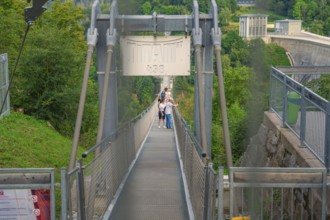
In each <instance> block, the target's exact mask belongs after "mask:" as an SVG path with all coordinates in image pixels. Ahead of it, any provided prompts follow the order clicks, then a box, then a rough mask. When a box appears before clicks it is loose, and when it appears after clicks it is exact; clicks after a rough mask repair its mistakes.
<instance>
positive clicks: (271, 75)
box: [269, 66, 275, 110]
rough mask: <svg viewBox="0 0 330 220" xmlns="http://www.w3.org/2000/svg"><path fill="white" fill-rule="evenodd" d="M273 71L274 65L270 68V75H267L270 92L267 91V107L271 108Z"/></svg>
mask: <svg viewBox="0 0 330 220" xmlns="http://www.w3.org/2000/svg"><path fill="white" fill-rule="evenodd" d="M273 71H274V67H273V66H272V67H271V70H270V77H269V88H270V93H269V109H270V110H272V109H273V86H275V85H274V83H273Z"/></svg>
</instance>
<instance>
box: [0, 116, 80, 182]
mask: <svg viewBox="0 0 330 220" xmlns="http://www.w3.org/2000/svg"><path fill="white" fill-rule="evenodd" d="M0 140H1V141H0V152H1V153H0V168H55V169H56V176H57V178H56V179H57V180H58V178H59V174H60V168H61V167H68V163H69V159H70V153H71V143H72V141H71V140H69V139H68V138H65V137H63V136H61V135H60V134H59V133H58V132H57V131H55V130H54V129H53V128H50V127H48V125H47V122H45V121H40V120H36V119H35V118H33V117H30V116H27V115H24V114H22V113H17V112H13V113H11V114H10V115H8V116H6V117H4V118H2V119H0ZM82 151H83V150H82V149H80V150H79V151H78V156H80V155H81V153H82Z"/></svg>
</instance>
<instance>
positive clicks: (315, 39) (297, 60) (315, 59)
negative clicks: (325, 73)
mask: <svg viewBox="0 0 330 220" xmlns="http://www.w3.org/2000/svg"><path fill="white" fill-rule="evenodd" d="M267 41H268V42H271V43H274V44H277V45H279V46H281V47H283V48H285V49H286V50H287V52H289V53H290V55H291V57H292V59H293V64H294V66H329V65H330V38H326V37H321V36H317V35H313V34H306V33H303V34H301V35H299V36H283V35H269V36H268V39H267Z"/></svg>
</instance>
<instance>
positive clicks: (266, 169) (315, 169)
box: [229, 167, 326, 173]
mask: <svg viewBox="0 0 330 220" xmlns="http://www.w3.org/2000/svg"><path fill="white" fill-rule="evenodd" d="M229 170H230V171H233V172H259V173H269V172H278V173H287V172H295V173H316V172H321V173H323V172H326V168H324V167H229Z"/></svg>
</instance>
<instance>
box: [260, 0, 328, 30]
mask: <svg viewBox="0 0 330 220" xmlns="http://www.w3.org/2000/svg"><path fill="white" fill-rule="evenodd" d="M256 3H257V7H258V8H261V9H265V10H271V11H274V12H275V13H277V14H279V15H283V16H286V17H287V18H291V19H298V20H302V21H303V26H304V27H305V29H306V30H307V31H310V32H313V33H317V34H320V35H325V36H329V35H330V16H329V15H330V1H329V0H256Z"/></svg>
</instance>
